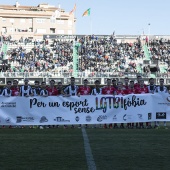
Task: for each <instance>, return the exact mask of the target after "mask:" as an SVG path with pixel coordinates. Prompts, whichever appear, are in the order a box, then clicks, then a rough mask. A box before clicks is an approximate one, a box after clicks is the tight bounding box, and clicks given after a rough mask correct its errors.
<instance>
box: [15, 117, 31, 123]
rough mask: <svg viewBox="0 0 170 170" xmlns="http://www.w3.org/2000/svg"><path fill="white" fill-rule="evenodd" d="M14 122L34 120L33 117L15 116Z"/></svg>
mask: <svg viewBox="0 0 170 170" xmlns="http://www.w3.org/2000/svg"><path fill="white" fill-rule="evenodd" d="M16 119H17V120H16V123H21V122H22V121H23V122H34V118H33V117H22V116H17V117H16Z"/></svg>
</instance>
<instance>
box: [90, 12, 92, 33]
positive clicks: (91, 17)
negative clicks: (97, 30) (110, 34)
mask: <svg viewBox="0 0 170 170" xmlns="http://www.w3.org/2000/svg"><path fill="white" fill-rule="evenodd" d="M90 35H91V36H92V17H91V11H90Z"/></svg>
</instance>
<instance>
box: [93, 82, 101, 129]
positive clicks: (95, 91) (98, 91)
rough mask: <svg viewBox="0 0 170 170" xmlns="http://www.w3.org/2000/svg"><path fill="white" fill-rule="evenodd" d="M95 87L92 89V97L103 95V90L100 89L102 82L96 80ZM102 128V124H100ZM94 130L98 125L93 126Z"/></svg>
mask: <svg viewBox="0 0 170 170" xmlns="http://www.w3.org/2000/svg"><path fill="white" fill-rule="evenodd" d="M94 84H95V87H94V88H93V89H92V92H91V95H95V96H96V95H101V94H102V88H100V81H99V80H96V81H95V82H94ZM100 127H101V124H100ZM93 128H96V125H94V126H93Z"/></svg>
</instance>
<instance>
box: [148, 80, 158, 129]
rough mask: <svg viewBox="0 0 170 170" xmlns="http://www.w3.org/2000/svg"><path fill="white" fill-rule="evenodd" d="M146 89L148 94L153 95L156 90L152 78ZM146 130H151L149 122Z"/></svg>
mask: <svg viewBox="0 0 170 170" xmlns="http://www.w3.org/2000/svg"><path fill="white" fill-rule="evenodd" d="M147 87H148V91H149V93H152V94H154V91H155V90H156V87H157V86H156V85H155V84H154V79H153V78H150V79H149V85H148V86H147ZM155 127H156V122H155ZM146 128H147V129H151V128H152V125H151V122H147V124H146Z"/></svg>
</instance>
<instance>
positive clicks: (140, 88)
mask: <svg viewBox="0 0 170 170" xmlns="http://www.w3.org/2000/svg"><path fill="white" fill-rule="evenodd" d="M136 93H137V94H146V93H149V91H148V87H147V86H146V85H145V84H144V80H143V79H140V82H139V86H136ZM146 125H147V126H148V124H147V123H146ZM139 128H140V129H142V128H144V125H143V122H140V123H139Z"/></svg>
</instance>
